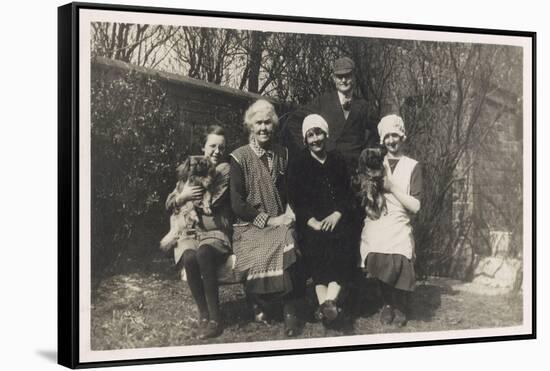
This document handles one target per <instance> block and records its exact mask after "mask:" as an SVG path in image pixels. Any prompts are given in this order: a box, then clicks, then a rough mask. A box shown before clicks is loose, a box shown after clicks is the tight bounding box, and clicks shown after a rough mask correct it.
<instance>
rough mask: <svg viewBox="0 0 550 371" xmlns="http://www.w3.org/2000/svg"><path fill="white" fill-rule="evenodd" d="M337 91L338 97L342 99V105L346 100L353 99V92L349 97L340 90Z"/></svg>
mask: <svg viewBox="0 0 550 371" xmlns="http://www.w3.org/2000/svg"><path fill="white" fill-rule="evenodd" d="M336 92H337V93H338V99H339V100H340V105H343V104H344V102H346V101H348V100H351V94H350V95H349V97H347V96H345V95H344V94H343V93H342V92H341V91H340V90H336Z"/></svg>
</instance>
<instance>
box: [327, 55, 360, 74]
mask: <svg viewBox="0 0 550 371" xmlns="http://www.w3.org/2000/svg"><path fill="white" fill-rule="evenodd" d="M354 68H355V63H353V61H352V60H351V58H348V57H342V58H338V59H337V60H335V61H334V64H333V65H332V72H333V73H334V74H336V75H344V74H346V73H350V72H351V71H353V69H354Z"/></svg>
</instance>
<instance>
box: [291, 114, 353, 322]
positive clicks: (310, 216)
mask: <svg viewBox="0 0 550 371" xmlns="http://www.w3.org/2000/svg"><path fill="white" fill-rule="evenodd" d="M302 133H303V138H304V144H305V146H306V148H305V149H304V151H303V152H302V153H301V154H300V155H299V156H298V157H297V158H296V159H293V161H292V163H291V166H290V186H289V187H290V189H292V192H290V195H291V196H290V197H291V204H292V205H293V207H294V211H295V213H296V222H297V230H298V233H299V236H300V243H301V245H300V246H301V251H302V253H303V255H304V264H305V266H306V267H307V272H308V274H309V275H311V277H312V278H313V282H314V284H315V293H316V295H317V299H318V302H319V307H318V308H317V310H316V311H315V317H316V318H317V319H319V320H323V322H324V323H330V322H331V321H333V320H334V319H336V317H337V316H338V313H339V312H340V311H341V309H340V308H339V295H340V292H341V289H342V286H343V284H344V283H345V282H347V281H348V278H349V277H348V275H349V274H350V272H352V270H353V265H354V258H355V254H354V252H353V249H352V246H350V243H349V241H350V237H351V233H352V232H351V231H352V230H353V229H352V223H350V222H351V215H350V207H351V205H352V202H353V200H352V198H351V197H350V196H351V194H352V193H351V189H350V184H349V175H348V172H347V170H346V164H345V161H344V159H343V157H342V156H340V155H339V154H338V152H335V151H327V150H326V139H327V138H328V135H329V129H328V124H327V122H326V121H325V120H324V119H323V118H322V117H321V116H320V115H316V114H313V115H309V116H307V117H306V118H305V119H304V122H303V125H302Z"/></svg>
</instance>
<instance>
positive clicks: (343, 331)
mask: <svg viewBox="0 0 550 371" xmlns="http://www.w3.org/2000/svg"><path fill="white" fill-rule="evenodd" d="M461 285H462V284H461V282H459V281H454V280H450V279H444V278H430V279H427V280H426V281H420V282H418V286H417V289H416V291H415V293H414V295H413V298H412V301H411V316H410V320H409V322H408V324H407V326H405V327H403V328H397V327H395V326H391V325H389V326H383V325H381V324H380V321H379V317H378V308H379V307H380V303H379V300H378V299H377V297H378V296H377V295H376V291H377V290H376V285H374V283H373V282H371V281H370V280H364V282H362V285H361V291H360V293H359V297H360V298H361V300H360V302H359V305H358V307H357V310H356V314H357V316H355V317H354V318H355V319H354V320H353V322H351V321H348V322H346V323H344V325H342V326H339V327H337V328H330V329H326V328H325V327H324V326H323V325H322V324H321V323H316V322H313V321H312V320H310V319H309V318H305V325H304V328H303V331H302V332H301V334H300V335H299V336H298V338H314V337H324V336H341V335H350V334H377V333H388V332H426V331H443V330H460V329H479V328H492V327H506V326H515V325H520V324H521V323H522V318H523V313H522V295H521V293H514V294H506V295H491V296H489V295H482V294H476V293H472V292H468V291H464V290H460V287H461ZM309 291H310V294H311V295H309V297H308V302H310V303H312V302H313V293H312V290H309ZM220 302H221V309H222V312H223V315H224V322H225V330H224V332H223V334H222V335H221V336H219V337H218V338H215V339H209V340H206V341H201V340H198V339H197V338H196V335H197V331H198V330H197V321H196V319H197V310H196V307H195V305H194V302H193V299H192V297H191V294H190V291H189V289H188V287H187V284H186V283H185V282H182V281H180V280H179V276H178V274H177V272H175V270H174V268H171V267H170V264H169V261H168V260H160V261H157V262H156V263H155V264H151V265H149V267H147V268H146V269H142V268H140V269H139V270H134V271H126V272H124V273H119V274H117V275H112V276H110V277H107V278H104V279H103V280H102V281H101V282H100V283H99V284H98V285H97V286H96V287H94V289H93V295H92V309H91V315H92V323H91V331H92V334H91V337H92V338H91V344H92V349H93V350H106V349H129V348H149V347H164V346H181V345H192V344H206V343H231V342H250V341H261V340H279V339H285V337H284V334H283V330H284V326H283V324H282V323H281V322H280V321H273V322H270V323H269V324H264V323H256V322H253V321H251V319H250V314H249V312H248V310H247V305H246V300H245V296H244V292H243V288H242V285H229V286H223V287H222V288H221V290H220Z"/></svg>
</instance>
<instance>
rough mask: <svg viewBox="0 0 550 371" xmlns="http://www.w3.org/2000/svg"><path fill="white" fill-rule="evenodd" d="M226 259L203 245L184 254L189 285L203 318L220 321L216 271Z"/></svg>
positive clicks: (211, 248) (184, 264) (213, 249)
mask: <svg viewBox="0 0 550 371" xmlns="http://www.w3.org/2000/svg"><path fill="white" fill-rule="evenodd" d="M225 258H226V254H224V253H222V252H220V251H218V250H216V249H215V248H214V247H212V246H210V245H201V246H200V247H199V248H198V249H197V250H186V251H185V252H184V253H183V257H182V259H183V266H184V268H185V273H186V275H187V284H188V285H189V289H190V290H191V294H192V295H193V298H194V299H195V302H196V303H197V307H198V309H199V314H200V317H201V318H205V319H209V320H213V321H220V310H219V298H218V278H217V275H216V271H217V268H218V267H219V266H220V265H221V264H222V263H223V262H224V260H225Z"/></svg>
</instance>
